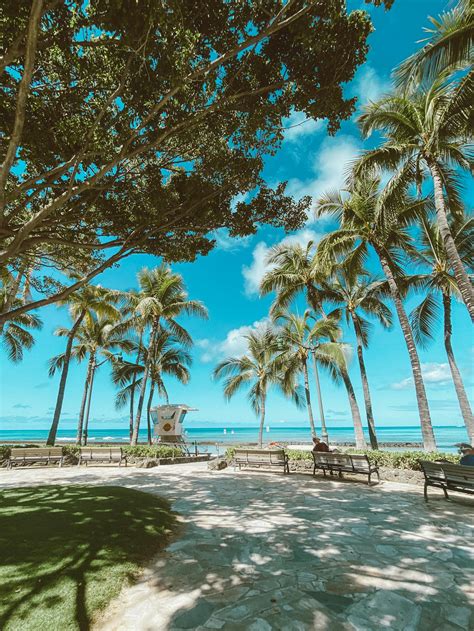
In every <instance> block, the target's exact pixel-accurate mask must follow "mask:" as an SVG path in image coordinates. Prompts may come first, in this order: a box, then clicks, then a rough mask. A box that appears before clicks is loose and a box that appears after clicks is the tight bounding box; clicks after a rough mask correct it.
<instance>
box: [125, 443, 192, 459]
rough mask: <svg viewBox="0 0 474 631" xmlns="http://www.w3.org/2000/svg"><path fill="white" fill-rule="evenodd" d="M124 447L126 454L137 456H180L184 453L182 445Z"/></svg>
mask: <svg viewBox="0 0 474 631" xmlns="http://www.w3.org/2000/svg"><path fill="white" fill-rule="evenodd" d="M122 449H123V452H124V454H125V455H126V456H132V457H136V458H180V457H181V456H183V455H184V454H183V450H182V449H181V447H169V446H168V445H136V446H133V447H131V446H130V445H125V446H123V447H122Z"/></svg>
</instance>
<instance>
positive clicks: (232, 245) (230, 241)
mask: <svg viewBox="0 0 474 631" xmlns="http://www.w3.org/2000/svg"><path fill="white" fill-rule="evenodd" d="M212 238H213V239H215V241H216V247H217V248H218V249H219V250H224V251H226V252H233V251H235V250H241V249H243V248H247V247H248V246H249V245H250V241H251V240H252V236H248V237H231V236H230V235H229V231H228V230H227V228H219V229H218V230H216V231H215V232H214V233H213V235H212Z"/></svg>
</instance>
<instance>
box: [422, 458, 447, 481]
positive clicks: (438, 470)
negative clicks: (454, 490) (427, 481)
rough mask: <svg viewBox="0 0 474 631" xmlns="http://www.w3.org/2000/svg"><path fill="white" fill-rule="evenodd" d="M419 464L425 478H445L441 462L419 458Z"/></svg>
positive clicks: (441, 479)
mask: <svg viewBox="0 0 474 631" xmlns="http://www.w3.org/2000/svg"><path fill="white" fill-rule="evenodd" d="M420 465H421V468H422V470H423V473H424V474H425V478H431V479H433V480H440V481H442V482H444V481H445V480H446V476H445V475H444V465H442V464H441V463H439V462H429V461H428V460H421V461H420Z"/></svg>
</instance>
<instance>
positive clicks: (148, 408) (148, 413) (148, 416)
mask: <svg viewBox="0 0 474 631" xmlns="http://www.w3.org/2000/svg"><path fill="white" fill-rule="evenodd" d="M154 390H155V382H154V381H153V379H152V380H151V383H150V394H149V395H148V401H147V404H146V422H147V430H148V444H149V445H151V442H152V441H151V402H152V400H153V392H154Z"/></svg>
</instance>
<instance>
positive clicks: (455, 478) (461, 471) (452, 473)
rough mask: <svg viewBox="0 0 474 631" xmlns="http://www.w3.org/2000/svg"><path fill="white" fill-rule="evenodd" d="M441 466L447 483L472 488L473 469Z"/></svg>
mask: <svg viewBox="0 0 474 631" xmlns="http://www.w3.org/2000/svg"><path fill="white" fill-rule="evenodd" d="M441 466H442V467H443V471H444V475H445V476H446V481H447V482H451V483H452V484H459V485H465V486H472V487H474V467H467V466H465V465H462V464H442V465H441Z"/></svg>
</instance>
